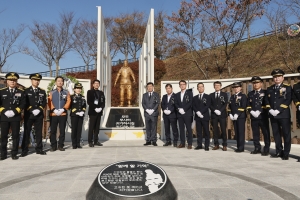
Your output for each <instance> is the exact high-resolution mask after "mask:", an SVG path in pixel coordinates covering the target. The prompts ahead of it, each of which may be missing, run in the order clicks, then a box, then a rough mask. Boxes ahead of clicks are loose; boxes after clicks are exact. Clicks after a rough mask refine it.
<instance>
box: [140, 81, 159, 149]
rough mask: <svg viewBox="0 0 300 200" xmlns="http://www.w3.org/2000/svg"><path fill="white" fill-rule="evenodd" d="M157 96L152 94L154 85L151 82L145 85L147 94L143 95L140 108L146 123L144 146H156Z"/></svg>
mask: <svg viewBox="0 0 300 200" xmlns="http://www.w3.org/2000/svg"><path fill="white" fill-rule="evenodd" d="M159 100H160V99H159V95H158V93H157V92H154V85H153V83H152V82H148V83H147V92H146V93H144V94H143V99H142V106H143V109H144V117H145V122H146V143H145V144H144V146H148V145H151V142H152V145H153V146H157V143H156V141H157V119H158V105H159V103H160V102H159Z"/></svg>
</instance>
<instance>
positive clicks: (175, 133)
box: [164, 117, 178, 143]
mask: <svg viewBox="0 0 300 200" xmlns="http://www.w3.org/2000/svg"><path fill="white" fill-rule="evenodd" d="M164 125H165V135H166V140H167V142H170V141H171V129H170V125H171V126H172V133H173V142H174V143H177V141H178V128H177V119H176V118H169V117H164Z"/></svg>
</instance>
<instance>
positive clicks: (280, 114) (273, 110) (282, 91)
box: [266, 69, 292, 160]
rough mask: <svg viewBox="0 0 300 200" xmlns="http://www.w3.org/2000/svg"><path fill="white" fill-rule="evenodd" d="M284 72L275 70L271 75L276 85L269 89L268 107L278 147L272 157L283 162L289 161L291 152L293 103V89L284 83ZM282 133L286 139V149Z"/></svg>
mask: <svg viewBox="0 0 300 200" xmlns="http://www.w3.org/2000/svg"><path fill="white" fill-rule="evenodd" d="M284 74H285V73H284V71H282V70H281V69H274V70H273V71H272V73H271V75H272V76H273V81H274V82H275V84H274V85H271V86H270V87H268V89H267V98H266V106H267V108H269V116H270V119H271V126H272V130H273V136H274V140H275V145H276V152H275V154H272V155H271V157H273V158H278V157H281V158H282V160H288V159H289V153H290V150H291V113H290V108H289V106H290V104H291V101H292V87H291V86H290V85H289V84H285V83H283V81H284V77H283V75H284ZM280 132H282V135H283V139H284V148H283V146H282V140H281V135H280Z"/></svg>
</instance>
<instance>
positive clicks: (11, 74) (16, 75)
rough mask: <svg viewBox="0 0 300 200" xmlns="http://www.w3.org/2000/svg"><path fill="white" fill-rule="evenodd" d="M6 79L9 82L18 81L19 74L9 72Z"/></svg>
mask: <svg viewBox="0 0 300 200" xmlns="http://www.w3.org/2000/svg"><path fill="white" fill-rule="evenodd" d="M5 78H6V79H8V80H16V79H19V74H17V73H15V72H8V73H7V74H6V75H5Z"/></svg>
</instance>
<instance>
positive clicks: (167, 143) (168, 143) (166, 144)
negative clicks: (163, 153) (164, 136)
mask: <svg viewBox="0 0 300 200" xmlns="http://www.w3.org/2000/svg"><path fill="white" fill-rule="evenodd" d="M169 145H172V142H171V141H168V142H166V143H165V144H164V145H163V146H165V147H166V146H169Z"/></svg>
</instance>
